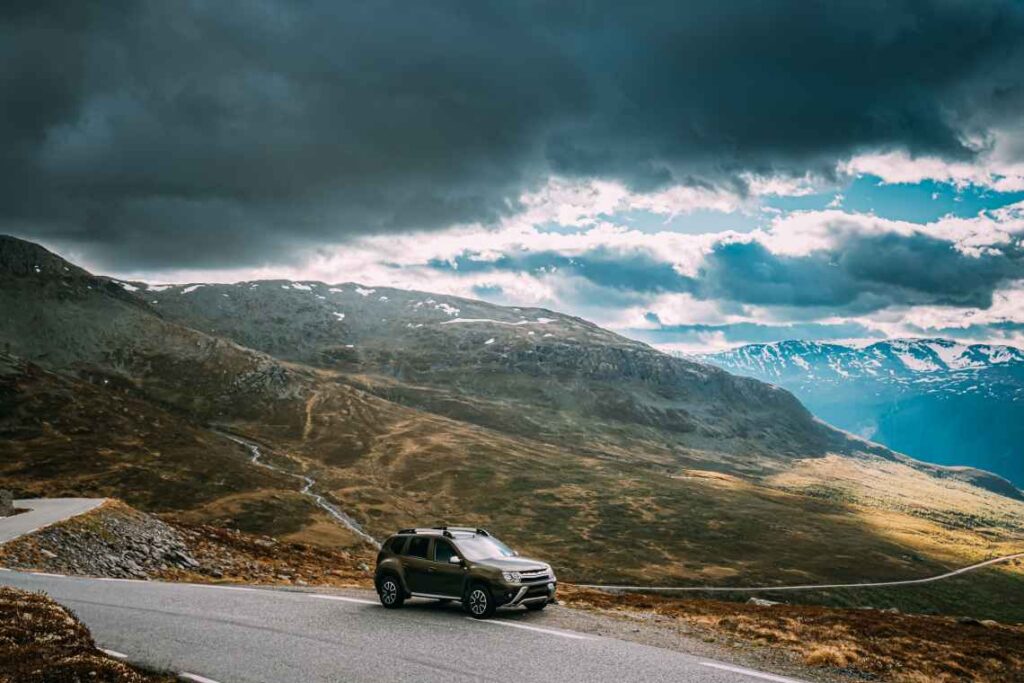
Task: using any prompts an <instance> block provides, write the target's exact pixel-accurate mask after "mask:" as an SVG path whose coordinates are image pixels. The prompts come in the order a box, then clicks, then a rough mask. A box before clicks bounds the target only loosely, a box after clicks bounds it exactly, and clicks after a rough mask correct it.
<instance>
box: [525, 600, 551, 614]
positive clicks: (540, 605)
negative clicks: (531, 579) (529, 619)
mask: <svg viewBox="0 0 1024 683" xmlns="http://www.w3.org/2000/svg"><path fill="white" fill-rule="evenodd" d="M547 606H548V603H547V602H546V601H545V602H531V603H528V604H527V605H526V609H528V610H530V611H531V612H539V611H541V610H542V609H544V608H545V607H547Z"/></svg>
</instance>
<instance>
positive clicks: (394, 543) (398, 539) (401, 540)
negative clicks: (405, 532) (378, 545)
mask: <svg viewBox="0 0 1024 683" xmlns="http://www.w3.org/2000/svg"><path fill="white" fill-rule="evenodd" d="M405 538H406V537H405V536H395V537H394V538H392V539H391V540H390V541H389V542H388V550H390V551H391V552H393V553H394V554H396V555H401V554H402V546H403V545H405Z"/></svg>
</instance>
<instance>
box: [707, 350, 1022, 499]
mask: <svg viewBox="0 0 1024 683" xmlns="http://www.w3.org/2000/svg"><path fill="white" fill-rule="evenodd" d="M703 359H704V360H706V361H708V362H711V363H713V364H715V365H718V366H720V367H722V368H725V369H726V370H729V371H731V372H734V373H737V374H741V375H747V376H749V377H755V378H757V379H760V380H763V381H767V382H772V383H774V384H778V385H780V386H782V387H784V388H786V389H788V390H789V391H792V392H793V393H794V394H796V395H797V397H798V398H800V399H801V400H802V401H803V402H804V403H805V404H806V405H807V406H808V407H809V408H810V409H811V411H812V412H814V413H815V414H817V415H818V416H819V417H821V418H822V419H824V420H826V421H828V422H831V423H832V424H834V425H836V426H838V427H841V428H843V429H847V430H849V431H851V432H854V433H856V434H858V435H860V436H863V437H866V438H869V439H873V440H875V441H878V442H880V443H883V444H885V445H886V446H889V447H890V448H893V449H896V450H899V451H902V452H904V453H908V454H909V455H912V456H914V457H917V458H921V459H923V460H928V461H931V462H935V463H939V464H944V465H971V466H974V467H983V468H985V469H988V470H991V471H994V472H996V473H998V474H1002V475H1003V476H1005V477H1007V478H1008V479H1010V480H1012V481H1014V482H1016V483H1017V485H1018V486H1019V485H1021V484H1022V483H1024V446H1022V445H1021V444H1022V443H1024V350H1021V349H1019V348H1015V347H1012V346H1000V345H991V344H963V343H959V342H955V341H951V340H948V339H894V340H888V341H882V342H877V343H874V344H871V345H869V346H853V345H844V344H832V343H821V342H813V341H784V342H775V343H771V344H751V345H748V346H742V347H739V348H736V349H732V350H729V351H724V352H721V353H716V354H710V355H706V356H704V357H703Z"/></svg>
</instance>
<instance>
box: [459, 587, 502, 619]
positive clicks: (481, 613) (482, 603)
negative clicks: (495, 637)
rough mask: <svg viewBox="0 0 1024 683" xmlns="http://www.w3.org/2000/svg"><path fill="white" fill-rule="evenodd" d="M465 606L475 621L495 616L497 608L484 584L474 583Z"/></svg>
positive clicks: (465, 600) (467, 594) (464, 602)
mask: <svg viewBox="0 0 1024 683" xmlns="http://www.w3.org/2000/svg"><path fill="white" fill-rule="evenodd" d="M463 605H464V606H465V608H466V611H467V612H469V616H471V617H473V618H474V619H487V618H489V617H491V616H493V615H494V610H495V609H496V608H497V605H495V604H494V596H492V595H491V591H490V589H489V588H487V586H485V585H484V584H482V583H474V584H473V585H472V586H470V587H469V591H468V592H467V593H466V597H465V599H464V601H463Z"/></svg>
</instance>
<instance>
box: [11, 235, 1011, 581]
mask: <svg viewBox="0 0 1024 683" xmlns="http://www.w3.org/2000/svg"><path fill="white" fill-rule="evenodd" d="M332 289H333V290H338V291H331V290H332ZM370 289H373V291H372V292H370V291H368V290H370ZM359 290H363V291H362V292H360V291H359ZM0 311H2V312H3V317H4V320H5V324H4V326H3V328H2V330H0V343H2V344H3V346H4V349H5V352H6V355H5V356H4V364H3V372H2V373H0V405H2V406H3V412H2V414H0V430H2V431H3V437H4V438H3V441H2V445H0V487H4V488H11V489H12V490H14V491H15V492H16V493H17V494H18V495H19V496H30V495H48V496H52V495H83V496H115V497H119V498H122V499H124V500H125V501H126V502H128V503H130V504H131V505H133V506H135V507H138V508H140V509H142V510H145V511H147V512H155V513H158V514H160V515H161V516H164V517H166V518H167V519H168V520H173V521H177V522H180V523H186V524H209V525H215V526H222V527H228V528H237V529H240V530H241V531H243V532H248V533H257V534H268V535H272V536H276V537H279V538H283V539H287V540H293V541H299V542H306V543H314V544H319V545H322V546H328V547H338V548H349V549H358V548H365V547H366V541H365V540H364V539H362V538H361V537H360V536H359V534H358V533H355V532H354V531H353V530H352V529H350V528H347V527H346V526H345V525H343V524H339V523H338V520H337V519H336V518H332V516H331V515H330V514H328V512H327V511H325V510H324V508H323V507H321V506H318V505H317V504H316V501H315V500H313V499H311V498H310V497H309V496H306V495H303V493H302V492H301V489H302V485H301V482H300V481H299V480H297V479H296V478H295V477H296V476H298V477H309V478H312V479H314V480H316V491H317V492H319V493H321V494H322V495H323V496H324V497H325V500H326V501H327V502H328V503H329V504H330V505H331V506H334V507H336V508H337V509H338V510H340V511H342V512H343V513H344V514H345V515H347V516H350V517H351V518H352V519H353V520H354V521H355V522H356V523H357V524H358V525H359V528H361V529H365V530H366V532H367V533H369V534H370V535H371V536H374V537H375V538H378V539H379V538H381V537H383V536H384V535H386V534H388V533H390V532H392V531H393V530H394V529H395V528H398V527H401V526H408V525H411V524H425V523H435V522H442V521H448V522H456V521H457V522H460V523H465V524H473V525H479V526H485V527H487V528H491V529H493V530H495V532H496V533H498V534H499V535H500V536H502V537H503V538H505V539H506V540H507V541H509V542H510V543H512V544H513V545H514V546H515V547H517V548H521V549H522V550H523V551H524V552H527V553H531V554H537V555H541V556H544V557H546V558H549V559H550V560H551V561H552V563H553V564H554V565H555V566H556V567H557V568H558V571H559V575H560V576H563V577H564V578H566V579H568V580H573V581H578V582H585V583H649V584H662V585H671V584H676V585H679V584H708V585H713V584H716V583H719V584H720V583H723V582H726V583H729V584H736V585H763V584H773V583H774V584H780V585H782V584H792V583H809V582H853V581H871V580H892V579H902V578H915V577H920V576H927V575H933V574H938V573H942V572H943V571H945V570H947V569H949V568H952V567H958V566H963V565H966V564H970V563H973V562H977V561H982V560H985V559H988V558H990V557H993V556H996V555H999V554H1009V553H1010V552H1012V551H1014V550H1017V549H1019V548H1020V546H1021V545H1022V543H1024V521H1022V520H1024V503H1022V502H1021V501H1020V500H1019V499H1018V498H1017V497H1018V496H1019V492H1018V491H1017V489H1015V488H1014V487H1012V486H1009V487H1008V486H1007V485H1006V482H1005V481H1003V480H1000V479H998V478H997V477H992V476H991V475H988V474H986V473H984V472H982V471H979V470H971V469H969V468H957V469H950V468H942V467H937V466H933V465H928V464H925V463H920V462H918V461H915V460H912V459H910V458H907V457H906V456H902V455H900V454H898V453H894V452H892V451H889V450H888V449H886V448H884V447H882V446H879V445H877V444H872V443H868V442H865V441H863V440H860V439H857V438H853V437H851V436H850V435H848V434H846V433H844V432H841V431H838V430H835V429H833V428H831V427H829V426H828V425H827V424H825V423H823V422H821V421H819V420H817V419H815V418H814V417H813V416H812V415H811V413H810V412H808V411H807V410H806V409H805V408H804V407H803V406H802V405H801V404H800V403H799V401H798V400H797V399H795V398H794V397H793V396H792V395H791V394H789V393H788V392H786V391H784V390H781V389H778V388H775V387H772V386H770V385H767V384H763V383H761V382H759V381H756V380H751V379H744V378H739V377H736V376H734V375H730V374H729V373H727V372H725V371H722V370H720V369H718V368H715V367H712V366H710V365H707V364H704V363H700V362H694V361H689V360H684V359H676V358H672V357H670V356H667V355H665V354H661V353H659V352H658V351H656V350H654V349H652V348H651V347H648V346H646V345H644V344H640V343H638V342H634V341H631V340H628V339H625V338H622V337H619V336H618V335H615V334H613V333H611V332H608V331H605V330H602V329H601V328H598V327H596V326H594V325H592V324H590V323H587V322H586V321H583V320H580V319H578V318H573V317H570V316H564V315H560V314H558V313H555V312H552V311H547V310H542V309H516V308H505V307H500V306H494V305H491V304H486V303H483V302H474V301H470V300H465V299H457V298H454V297H442V296H439V295H429V294H425V293H420V292H403V291H401V290H391V289H384V288H369V287H365V286H363V285H355V284H351V283H350V284H340V285H326V284H321V283H312V282H299V283H287V282H280V281H273V282H255V283H239V284H235V285H202V286H200V285H197V284H189V285H180V286H159V287H157V286H147V285H145V284H143V283H122V282H117V281H113V280H110V279H107V278H101V277H96V276H93V275H91V274H89V273H86V272H85V271H81V270H80V269H77V268H76V267H75V266H73V265H72V264H69V263H66V262H64V261H63V260H62V259H59V258H58V257H56V256H53V255H52V254H49V253H48V252H46V251H45V250H43V249H41V248H40V247H38V246H36V245H31V244H29V243H24V242H21V241H18V240H13V239H11V238H5V239H4V240H3V241H2V243H0ZM221 432H225V433H230V434H232V435H235V436H237V437H239V438H241V439H244V440H246V441H249V442H252V443H253V444H255V445H256V446H257V447H258V448H259V449H260V452H261V459H262V461H263V462H266V463H270V464H272V465H273V466H274V468H275V469H277V470H279V471H274V470H271V469H266V468H261V467H257V466H255V465H254V464H253V463H251V462H250V458H251V453H250V452H249V451H248V450H247V447H246V446H245V445H243V444H238V443H233V442H232V441H230V440H229V439H226V438H224V436H222V434H221ZM992 575H993V577H994V578H993V581H994V584H993V585H995V586H998V588H997V589H995V590H993V592H992V599H993V600H998V599H999V595H1000V594H1006V593H1007V592H1008V591H1016V590H1019V589H1020V587H1021V585H1022V584H1024V570H1022V569H1021V568H1020V567H1018V566H1015V565H1009V566H1005V567H1000V568H998V569H993V570H992Z"/></svg>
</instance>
